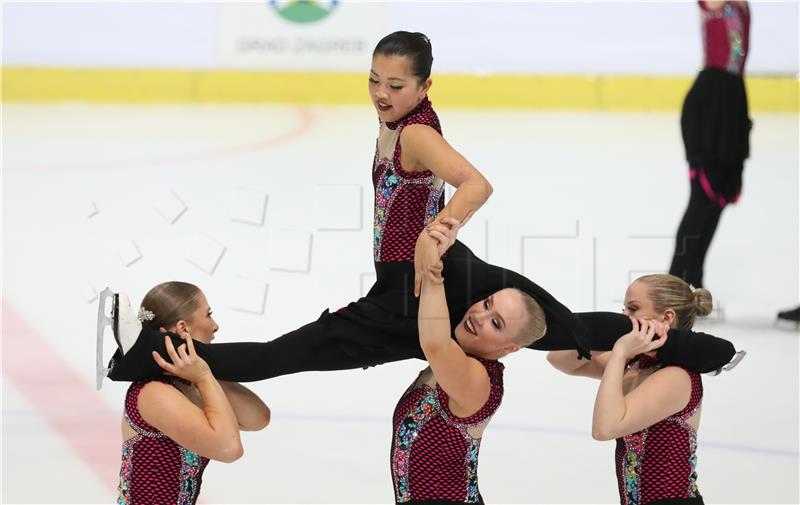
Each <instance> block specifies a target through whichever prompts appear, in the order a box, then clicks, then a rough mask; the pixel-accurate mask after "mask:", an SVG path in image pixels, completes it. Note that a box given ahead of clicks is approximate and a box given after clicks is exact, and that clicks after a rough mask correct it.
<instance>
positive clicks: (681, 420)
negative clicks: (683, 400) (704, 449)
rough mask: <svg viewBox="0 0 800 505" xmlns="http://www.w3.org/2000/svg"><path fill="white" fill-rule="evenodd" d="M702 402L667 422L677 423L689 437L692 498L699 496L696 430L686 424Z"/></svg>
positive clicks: (690, 490) (690, 495) (690, 489)
mask: <svg viewBox="0 0 800 505" xmlns="http://www.w3.org/2000/svg"><path fill="white" fill-rule="evenodd" d="M701 405H702V402H698V403H697V405H695V406H694V408H693V409H691V410H690V411H689V412H686V413H685V414H683V415H682V416H672V417H668V418H667V419H666V420H667V421H672V422H675V423H678V425H679V426H681V427H682V428H683V429H684V430H686V432H687V434H688V436H689V466H690V467H691V469H692V471H691V473H690V474H689V497H690V498H693V497H695V496H697V495H698V494H699V491H698V490H697V430H695V429H694V426H692V425H691V424H689V423H688V422H686V420H687V419H691V418H692V416H694V415H695V414H696V413H697V411H698V410H699V409H700V407H701Z"/></svg>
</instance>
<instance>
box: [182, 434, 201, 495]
mask: <svg viewBox="0 0 800 505" xmlns="http://www.w3.org/2000/svg"><path fill="white" fill-rule="evenodd" d="M180 449H181V491H180V493H179V494H178V504H179V505H192V504H193V503H194V499H195V497H196V496H197V488H198V482H197V476H198V475H199V474H200V456H198V455H197V453H196V452H193V451H190V450H189V449H185V448H183V447H181V448H180Z"/></svg>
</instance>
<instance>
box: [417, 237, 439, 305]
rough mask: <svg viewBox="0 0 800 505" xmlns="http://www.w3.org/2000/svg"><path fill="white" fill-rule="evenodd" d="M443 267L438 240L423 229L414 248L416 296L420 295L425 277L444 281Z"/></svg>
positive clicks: (434, 280) (429, 279) (436, 281)
mask: <svg viewBox="0 0 800 505" xmlns="http://www.w3.org/2000/svg"><path fill="white" fill-rule="evenodd" d="M443 269H444V264H443V263H442V260H441V258H440V257H439V251H438V246H437V243H436V240H435V239H434V238H432V237H431V236H429V235H428V232H427V231H426V230H422V233H420V234H419V237H418V238H417V246H416V248H415V249H414V296H417V297H418V296H419V292H420V290H421V289H422V279H423V278H426V280H427V281H428V282H433V283H435V284H441V283H442V282H444V279H443V278H442V270H443Z"/></svg>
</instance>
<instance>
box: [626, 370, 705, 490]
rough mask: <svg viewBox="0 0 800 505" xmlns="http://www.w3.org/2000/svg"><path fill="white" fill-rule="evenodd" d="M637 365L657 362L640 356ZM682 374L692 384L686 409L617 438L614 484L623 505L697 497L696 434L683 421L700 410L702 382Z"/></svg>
mask: <svg viewBox="0 0 800 505" xmlns="http://www.w3.org/2000/svg"><path fill="white" fill-rule="evenodd" d="M638 366H639V368H640V369H645V368H651V367H654V366H660V363H659V362H658V361H656V360H654V359H653V358H649V357H648V356H645V355H641V356H640V359H639V363H638ZM684 370H685V369H684ZM685 371H686V373H687V374H689V378H690V379H691V383H692V392H691V395H690V397H689V402H688V403H687V404H686V407H684V408H683V409H682V410H681V411H680V412H677V413H675V414H673V415H671V416H669V417H667V418H666V419H664V420H662V421H659V422H657V423H656V424H654V425H653V426H650V427H649V428H645V429H643V430H641V431H638V432H636V433H631V434H630V435H628V436H626V437H623V438H618V439H617V450H616V453H615V456H616V458H615V459H616V467H617V484H618V485H619V496H620V503H621V504H623V505H643V504H646V503H651V502H654V501H657V500H666V499H674V498H693V497H696V496H699V494H700V493H699V491H698V489H697V473H696V471H695V468H696V466H697V455H696V454H695V452H696V449H697V431H696V430H695V429H694V428H693V427H692V426H691V425H690V424H689V423H688V422H687V421H688V420H689V419H690V418H691V417H692V416H693V415H694V414H695V413H696V412H697V409H699V408H700V404H701V401H702V399H703V382H702V380H701V379H700V375H699V374H698V373H696V372H690V371H689V370H685Z"/></svg>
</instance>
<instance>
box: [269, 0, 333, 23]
mask: <svg viewBox="0 0 800 505" xmlns="http://www.w3.org/2000/svg"><path fill="white" fill-rule="evenodd" d="M269 4H270V5H271V6H272V7H273V8H274V9H275V11H276V12H277V13H278V15H280V17H282V18H283V19H285V20H287V21H291V22H293V23H313V22H315V21H319V20H320V19H325V18H326V17H328V16H329V15H330V13H331V12H333V10H334V9H335V8H336V6H337V5H339V0H328V1H319V0H269Z"/></svg>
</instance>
